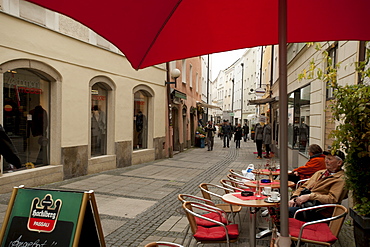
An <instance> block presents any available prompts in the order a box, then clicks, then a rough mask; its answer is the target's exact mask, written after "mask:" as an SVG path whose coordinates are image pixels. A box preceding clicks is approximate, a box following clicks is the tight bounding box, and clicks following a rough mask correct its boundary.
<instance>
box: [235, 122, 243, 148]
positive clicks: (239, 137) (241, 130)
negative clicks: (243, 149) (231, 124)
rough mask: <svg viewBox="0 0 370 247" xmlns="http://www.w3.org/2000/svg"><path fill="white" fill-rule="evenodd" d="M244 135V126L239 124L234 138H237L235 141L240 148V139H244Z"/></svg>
mask: <svg viewBox="0 0 370 247" xmlns="http://www.w3.org/2000/svg"><path fill="white" fill-rule="evenodd" d="M242 135H243V129H242V126H241V124H238V125H237V126H236V127H235V134H234V140H235V143H236V148H240V140H241V139H242Z"/></svg>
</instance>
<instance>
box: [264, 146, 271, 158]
mask: <svg viewBox="0 0 370 247" xmlns="http://www.w3.org/2000/svg"><path fill="white" fill-rule="evenodd" d="M265 146H266V156H270V151H271V148H270V144H265Z"/></svg>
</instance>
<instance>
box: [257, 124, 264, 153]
mask: <svg viewBox="0 0 370 247" xmlns="http://www.w3.org/2000/svg"><path fill="white" fill-rule="evenodd" d="M255 131H256V135H255V140H256V146H257V159H262V143H263V126H262V125H261V124H260V123H257V124H256V128H255Z"/></svg>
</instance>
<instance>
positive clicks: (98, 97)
mask: <svg viewBox="0 0 370 247" xmlns="http://www.w3.org/2000/svg"><path fill="white" fill-rule="evenodd" d="M92 99H93V100H99V101H105V99H106V97H105V96H102V95H93V96H92Z"/></svg>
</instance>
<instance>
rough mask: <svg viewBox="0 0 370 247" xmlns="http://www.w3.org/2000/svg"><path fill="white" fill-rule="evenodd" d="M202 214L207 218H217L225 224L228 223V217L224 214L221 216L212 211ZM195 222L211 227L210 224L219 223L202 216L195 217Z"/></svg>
mask: <svg viewBox="0 0 370 247" xmlns="http://www.w3.org/2000/svg"><path fill="white" fill-rule="evenodd" d="M202 216H204V217H207V218H209V219H212V220H217V221H219V222H222V223H224V224H227V223H228V221H227V219H226V218H225V217H223V216H220V215H219V214H218V213H214V212H212V213H208V214H203V215H202ZM220 218H221V219H220ZM195 222H196V223H197V225H198V226H205V227H210V226H215V225H217V224H215V223H213V222H210V221H208V220H204V219H201V218H198V217H195Z"/></svg>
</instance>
